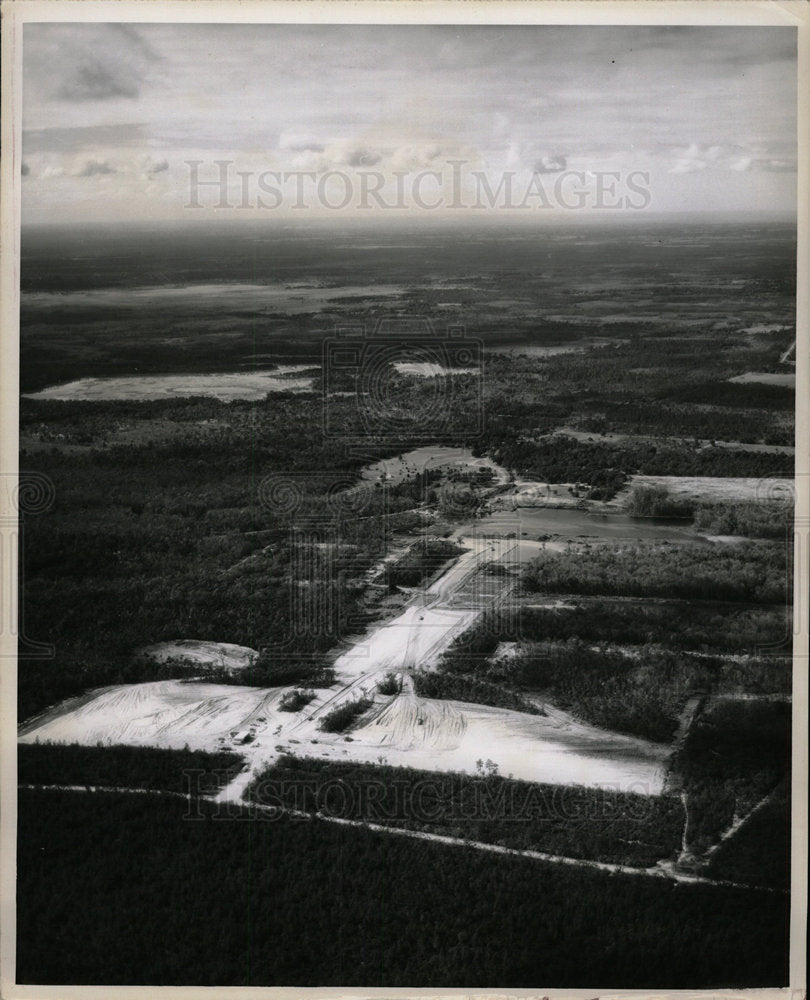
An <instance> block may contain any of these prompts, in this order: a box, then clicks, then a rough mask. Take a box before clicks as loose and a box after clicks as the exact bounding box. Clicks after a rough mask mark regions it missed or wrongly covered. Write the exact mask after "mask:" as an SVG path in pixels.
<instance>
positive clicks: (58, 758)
mask: <svg viewBox="0 0 810 1000" xmlns="http://www.w3.org/2000/svg"><path fill="white" fill-rule="evenodd" d="M244 763H245V761H244V758H243V757H240V756H239V755H238V754H234V753H226V752H224V751H219V752H217V753H208V752H206V751H204V750H189V749H187V748H186V749H185V750H165V749H158V748H156V747H132V746H124V745H114V746H81V745H80V744H78V743H20V744H18V746H17V778H18V781H19V783H20V784H22V785H89V786H101V787H107V788H148V789H158V790H161V791H167V792H178V793H181V794H194V795H197V794H199V795H214V794H216V793H217V792H218V791H220V790H221V789H222V788H224V787H225V785H228V784H230V782H231V781H232V780H233V779H234V778H235V777H236V775H237V774H238V773H239V771H240V770H241V769H242V767H243V765H244Z"/></svg>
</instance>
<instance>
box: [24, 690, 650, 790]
mask: <svg viewBox="0 0 810 1000" xmlns="http://www.w3.org/2000/svg"><path fill="white" fill-rule="evenodd" d="M384 672H385V671H375V672H373V673H372V672H369V673H367V674H364V675H363V676H362V678H360V679H359V680H360V681H361V683H358V682H357V681H356V682H355V683H353V684H351V685H348V686H341V687H339V688H337V689H335V688H332V689H327V690H322V691H319V692H318V696H317V698H316V700H315V701H314V702H312V703H310V705H308V706H306V707H305V708H304V709H303V710H302V711H301V712H297V713H292V712H282V711H280V710H279V702H280V700H281V697H282V695H283V694H284V691H285V690H288V689H286V688H272V689H266V688H253V687H234V686H229V685H220V684H206V683H204V682H199V681H191V682H185V681H154V682H151V683H147V684H125V685H120V686H117V687H112V688H102V689H99V690H96V691H94V692H91V693H90V695H89V697H88V698H87V699H86V700H85V699H75V700H74V701H73V702H67V703H63V704H62V705H59V706H57V707H56V708H54V709H52V710H51V711H49V712H47V713H45V714H44V715H43V716H40V717H39V718H38V719H35V720H32V721H31V722H30V723H28V724H27V725H25V726H23V727H22V728H21V730H20V734H19V739H20V742H21V743H34V742H37V741H40V742H55V743H56V742H59V743H81V744H84V745H87V746H93V745H95V744H96V743H103V744H114V743H126V744H129V745H133V746H158V747H172V748H177V749H179V748H182V747H184V746H186V745H188V746H189V747H190V748H191V749H193V750H208V751H215V750H222V749H233V750H236V751H237V752H239V753H242V754H244V755H245V756H246V758H247V761H248V763H249V765H250V771H251V772H255V771H256V770H258V769H260V768H261V767H262V766H263V764H265V763H269V762H270V761H272V760H274V759H275V758H276V757H277V756H278V755H279V754H280V753H284V752H287V753H289V752H293V753H301V754H306V755H308V756H315V757H322V758H333V759H338V760H357V761H367V762H372V763H373V762H376V761H379V760H380V759H381V758H384V759H385V761H386V762H387V763H389V764H394V765H404V766H410V767H417V768H423V769H426V770H434V771H466V772H468V773H474V772H475V769H476V762H477V761H478V760H479V759H484V760H486V759H490V760H492V761H494V762H495V763H496V764H498V767H499V770H500V773H501V774H504V775H508V774H512V775H514V777H516V778H522V779H525V780H529V781H543V782H549V783H552V784H566V785H568V784H581V785H587V786H590V787H606V788H611V789H620V790H625V791H634V792H638V793H640V794H648V795H657V794H659V793H660V792H661V791H662V789H663V784H664V771H665V767H666V759H667V756H668V753H669V751H668V748H666V747H663V746H659V745H656V744H651V743H647V742H645V741H644V740H639V739H634V738H631V737H622V736H618V735H615V734H612V733H607V732H604V731H601V730H598V729H596V728H595V727H592V726H586V725H584V724H582V723H578V722H576V721H574V720H573V719H571V717H570V716H568V715H566V714H565V713H563V712H560V711H558V710H556V709H553V708H550V707H546V712H547V714H546V715H545V716H542V715H529V714H527V713H523V712H513V711H509V710H507V709H500V708H490V707H488V706H482V705H471V704H467V703H464V702H458V701H444V700H434V699H427V698H418V697H417V696H416V695H415V694H414V693H413V690H412V688H411V687H410V685H409V679H408V678H405V684H404V687H403V691H402V692H401V693H400V694H399V695H394V696H383V695H380V694H379V693H377V692H376V689H375V682H376V680H378V679H379V678H380V677H382V675H383V674H384ZM362 688H365V689H366V691H367V692H368V694H369V695H372V696H373V697H374V705H373V706H372V708H371V709H369V710H368V712H367V713H366V714H365V715H364V716H363V717H362V718H361V720H360V725H359V726H358V727H357V728H355V729H353V730H352V731H351V741H347V740H346V739H345V736H344V735H343V734H340V733H334V734H330V733H324V732H322V731H321V730H320V729H319V728H318V723H319V720H320V718H321V716H323V715H324V714H325V713H326V711H328V710H329V709H331V708H333V707H334V706H335V705H337V704H340V703H342V702H343V701H345V700H347V698H351V697H354V696H355V695H356V694H359V693H360V691H361V690H362ZM246 737H248V738H251V739H252V742H249V743H242V741H243V740H244V739H245V738H246ZM313 741H314V742H313ZM249 780H250V773H248V772H246V773H245V774H243V775H241V776H240V780H239V781H238V783H237V784H238V788H240V789H241V788H244V787H245V785H246V784H247V782H248V781H249Z"/></svg>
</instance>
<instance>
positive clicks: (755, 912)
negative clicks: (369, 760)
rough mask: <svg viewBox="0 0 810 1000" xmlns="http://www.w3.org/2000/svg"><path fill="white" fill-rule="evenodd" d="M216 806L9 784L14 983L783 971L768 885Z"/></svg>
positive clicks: (571, 979)
mask: <svg viewBox="0 0 810 1000" xmlns="http://www.w3.org/2000/svg"><path fill="white" fill-rule="evenodd" d="M215 808H216V807H215V806H213V805H211V806H206V805H202V806H201V811H202V813H203V818H201V819H199V820H197V821H194V822H188V821H186V822H184V821H183V815H184V811H185V810H186V804H185V803H184V802H183V801H182V800H180V799H171V798H163V799H160V798H157V797H155V796H141V795H120V794H115V793H104V792H96V793H80V792H73V793H71V792H50V791H27V790H23V791H21V793H20V798H19V831H20V832H19V845H18V881H17V893H18V895H17V898H18V905H19V912H18V917H17V978H18V981H19V982H21V983H38V984H50V983H72V984H76V985H81V984H86V985H91V984H107V985H124V984H126V985H163V986H171V985H202V986H219V987H222V986H266V985H273V986H288V987H293V986H300V987H303V986H313V985H320V986H340V987H343V988H346V987H352V986H358V987H360V986H363V987H369V986H372V985H373V986H380V987H384V986H401V985H402V984H403V983H408V984H409V985H413V986H415V987H416V986H430V987H432V988H436V987H467V988H473V987H482V986H486V985H489V984H492V983H497V984H498V986H499V987H512V988H520V987H523V988H532V989H538V988H542V987H546V986H549V987H551V986H553V987H557V988H562V987H580V988H584V987H586V986H588V987H590V986H592V985H593V984H594V983H599V984H600V985H601V986H603V987H605V988H614V989H615V988H619V987H621V988H624V989H627V988H639V989H641V988H644V989H661V988H670V989H671V988H683V989H687V988H698V987H701V988H720V987H753V986H781V985H784V984H785V983H786V976H787V969H786V954H787V951H786V934H787V917H788V914H787V908H786V900H785V897H784V896H781V895H779V894H775V893H762V892H757V891H751V890H738V889H732V888H721V887H714V886H701V885H681V884H677V883H674V882H670V881H668V880H665V879H658V878H648V877H643V876H636V877H632V876H626V875H618V874H617V875H610V874H606V873H601V872H594V871H588V870H581V869H574V868H570V867H567V866H555V865H551V864H543V863H540V862H532V861H529V860H524V859H520V858H511V857H497V856H493V855H492V854H489V853H487V854H484V853H481V852H478V851H475V850H474V849H465V848H450V847H447V846H444V845H441V844H432V843H430V842H427V841H416V840H409V839H404V838H400V837H395V836H391V835H388V834H383V833H373V832H371V831H367V830H363V829H357V828H353V829H346V828H343V827H339V826H336V825H334V824H331V823H327V822H323V821H319V820H311V821H306V820H293V819H290V818H277V819H276V820H275V821H271V822H268V821H266V820H265V821H262V820H260V819H259V818H256V819H255V820H253V821H250V820H248V819H247V818H245V820H244V821H242V822H240V821H239V820H238V819H237V818H236V817H234V818H233V819H232V820H231V821H229V822H225V821H222V820H219V821H217V820H216V819H214V818H213V814H214V813H215ZM243 815H244V816H245V817H247V816H248V813H247V811H245V812H244V813H243ZM133 872H137V878H133ZM583 955H587V956H588V958H587V962H585V961H583Z"/></svg>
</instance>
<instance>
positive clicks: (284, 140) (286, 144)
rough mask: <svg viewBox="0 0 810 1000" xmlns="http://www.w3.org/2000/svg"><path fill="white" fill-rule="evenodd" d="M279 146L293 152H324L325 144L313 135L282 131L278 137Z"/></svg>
mask: <svg viewBox="0 0 810 1000" xmlns="http://www.w3.org/2000/svg"><path fill="white" fill-rule="evenodd" d="M278 148H279V149H286V150H289V151H290V152H291V153H322V152H323V150H324V145H323V143H322V142H318V140H317V139H316V138H315V137H314V136H312V135H307V134H302V133H300V132H282V133H281V135H280V136H279V138H278Z"/></svg>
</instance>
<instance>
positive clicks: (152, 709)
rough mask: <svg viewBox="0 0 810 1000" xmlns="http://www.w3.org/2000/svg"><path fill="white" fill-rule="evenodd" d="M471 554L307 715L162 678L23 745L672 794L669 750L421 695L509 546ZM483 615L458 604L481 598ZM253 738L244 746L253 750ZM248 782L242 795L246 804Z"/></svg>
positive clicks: (320, 694)
mask: <svg viewBox="0 0 810 1000" xmlns="http://www.w3.org/2000/svg"><path fill="white" fill-rule="evenodd" d="M465 544H466V545H468V546H469V550H468V551H467V552H466V553H465V554H464V555H463V556H462V557H461V558H460V559H459V560H458V561H457V562H456V564H455V565H454V566H453V567H452V568H451V569H450V570H449V571H448V572H447V573H445V574H444V575H443V576H441V577H440V578H439V579H438V580H437V581H436V582H434V583H433V584H432V585H431V586H429V587H427V588H426V589H425V590H424V591H417V592H416V593H415V594H414V597H413V603H412V605H411V606H410V607H408V608H407V609H406V610H405V611H404V612H403V613H402V614H401V615H399V616H398V617H397V618H395V619H394V620H393V621H391V622H385V623H382V624H379V625H376V626H374V627H373V628H372V629H370V631H369V632H368V634H367V635H365V636H364V637H362V638H361V639H360V640H359V641H358V642H356V643H355V644H354V645H353V646H351V647H350V648H349V649H347V650H346V651H345V652H344V653H343V654H342V655H341V656H339V657H338V659H337V661H336V663H335V670H336V674H337V678H338V681H337V683H336V684H335V685H334V686H333V687H332V688H328V689H320V690H318V691H317V693H316V697H315V699H314V700H313V701H312V702H311V703H310V704H309V705H307V706H306V707H305V708H304V709H303V710H302V711H300V712H297V713H291V712H282V711H280V709H279V702H280V700H281V697H282V695H283V694H284V692H285V690H289V689H287V688H271V689H264V688H255V687H240V686H229V685H217V684H208V683H205V682H202V681H193V682H187V681H176V680H174V681H156V682H151V683H147V684H127V685H121V686H117V687H111V688H103V689H100V690H97V691H94V692H90V693H88V694H87V695H85V696H83V697H81V698H76V699H72V700H70V701H68V702H64V703H62V704H61V705H57V706H55V707H54V708H53V709H51V710H49V711H47V712H45V713H44V714H43V715H42V716H40V717H38V718H37V719H33V720H30V721H29V722H28V723H27V724H25V725H24V726H23V727H22V728H21V730H20V734H19V736H20V740H21V742H24V743H31V742H35V741H36V740H40V741H52V742H78V743H83V744H88V745H94V744H95V743H97V742H101V743H128V744H133V745H140V746H160V747H178V748H180V747H183V746H185V745H186V744H188V746H189V747H191V748H192V749H201V750H209V751H212V750H217V749H234V750H237V751H238V752H240V753H243V754H245V756H246V758H247V760H248V763H249V767H250V772H255V771H256V770H258V769H260V768H261V767H262V766H263V764H265V763H267V762H269V761H271V760H273V759H274V758H276V757H277V756H278V754H279V753H284V752H294V753H305V754H307V755H311V756H318V757H331V758H337V759H343V760H358V761H370V762H374V761H378V760H379V759H380V758H385V759H386V760H387V761H388V762H389V763H391V764H402V765H410V766H413V767H419V768H425V769H430V770H437V771H458V770H464V771H467V772H470V773H473V772H474V771H475V768H476V762H477V761H478V760H479V759H484V760H486V759H490V760H492V761H494V762H495V763H496V764H498V766H499V769H500V773H501V774H505V775H506V774H510V773H511V774H513V775H514V776H515V777H516V778H523V779H527V780H534V781H547V782H552V783H557V784H583V785H589V786H602V787H610V788H615V789H625V790H629V791H637V792H640V793H646V794H658V793H660V792H661V791H662V789H663V783H664V774H665V767H666V760H667V757H668V753H669V750H668V748H666V747H663V746H660V745H656V744H652V743H648V742H646V741H644V740H639V739H634V738H631V737H625V736H619V735H616V734H612V733H608V732H604V731H601V730H598V729H596V728H594V727H592V726H586V725H583V724H581V723H578V722H576V721H574V720H573V719H571V718H570V717H569V716H567V715H566V714H565V713H563V712H560V711H557V710H555V709H553V708H547V709H546V711H547V715H545V716H542V715H531V714H528V713H522V712H513V711H509V710H506V709H500V708H491V707H486V706H480V705H472V704H466V703H463V702H458V701H449V700H448V701H444V700H434V699H425V698H418V697H417V696H416V695H415V694H414V692H413V688H412V684H411V681H410V678H409V676H408V675H407V670H408V669H409V668H412V667H416V666H418V667H420V668H429V667H430V666H431V665H433V664H434V663H435V662H436V660H437V659H438V657H439V655H440V654H441V653H442V652H443V651H444V650H445V649H446V648H447V647H448V646H449V645H450V643H451V642H452V641H453V639H454V638H455V636H456V635H458V634H459V633H460V632H461V631H463V630H464V629H465V628H466V627H467V626H468V625H469V624H470V623H471V622H472V621H474V620H475V618H476V616H477V615H478V614H480V613H481V610H482V609H483V607H484V606H485V604H486V601H485V600H484V597H485V596H486V595H484V596H482V595H481V593H479V588H476V587H475V586H473V587H470V579H471V578H473V579H474V578H475V574H476V573H477V572H478V570H479V569H480V568H482V567H483V566H485V565H486V563H488V562H490V561H491V560H492V559H493V558H497V557H500V558H502V559H505V560H508V559H509V558H510V553H511V552H512V550H513V549H514V547H515V543H514V541H511V540H508V539H496V540H491V539H475V538H472V539H467V540H465ZM471 592H472V594H473V596H474V597H475V598H476V602H475V604H474V605H473V606H472V607H468V608H463V607H461V608H458V607H453V608H449V607H447V603H448V602H449V601H450V600H453V599H458V598H459V597H460V595H462V594H468V593H471ZM390 671H393V672H395V673H400V674H402V675H403V688H402V691H401V693H400V694H399V695H396V696H385V695H381V694H380V693H379V692H378V691H377V682H378V681H379V680H380V679H381V678H382V677H384V676H385V674H387V673H388V672H390ZM364 694H365V695H366V696H368V697H371V698H373V702H374V703H373V705H372V706H371V708H369V709H368V710H367V712H366V713H365V714H364V715H363V716H362V717H361V718H360V719H359V720H358V724H357V726H356V727H355V728H354V729H353V730H352V731H351V734H350V738H349V739H347V738H346V736H345V735H343V734H339V733H338V734H329V733H325V732H322V731H321V730H320V728H319V723H320V721H321V719H322V717H323V716H324V715H325V714H326V713H327V712H329V711H330V710H331V709H333V708H335V707H337V706H338V705H340V704H343V703H344V702H346V701H348V700H352V699H355V698H357V697H360V696H361V695H364ZM245 740H247V742H245ZM250 772H246V773H244V774H243V775H240V777H239V779H237V782H236V783H235V784H234V787H233V789H232V793H233V794H236V793H239V794H241V790H242V789H243V788H244V787H245V785H246V784H247V782H248V781H249V779H250Z"/></svg>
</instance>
